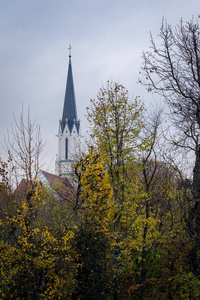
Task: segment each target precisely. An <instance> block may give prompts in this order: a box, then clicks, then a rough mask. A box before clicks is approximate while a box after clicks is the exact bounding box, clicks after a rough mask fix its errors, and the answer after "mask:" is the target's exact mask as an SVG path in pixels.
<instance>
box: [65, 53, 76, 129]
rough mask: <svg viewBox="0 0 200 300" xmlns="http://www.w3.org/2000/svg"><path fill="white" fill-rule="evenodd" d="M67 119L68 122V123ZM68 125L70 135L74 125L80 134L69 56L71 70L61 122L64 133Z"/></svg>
mask: <svg viewBox="0 0 200 300" xmlns="http://www.w3.org/2000/svg"><path fill="white" fill-rule="evenodd" d="M66 119H67V122H66ZM66 123H67V124H68V128H69V131H70V133H71V132H72V129H73V126H74V124H75V126H76V128H77V131H78V133H79V126H80V123H79V121H78V119H77V110H76V99H75V92H74V83H73V75H72V63H71V56H69V68H68V75H67V84H66V91H65V100H64V107H63V115H62V120H61V129H62V132H63V131H64V128H65V125H66Z"/></svg>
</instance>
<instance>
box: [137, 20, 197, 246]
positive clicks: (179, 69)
mask: <svg viewBox="0 0 200 300" xmlns="http://www.w3.org/2000/svg"><path fill="white" fill-rule="evenodd" d="M159 38H160V44H157V43H156V42H155V39H154V38H153V36H152V34H151V40H150V47H151V49H150V51H149V52H144V53H143V61H144V64H143V73H144V75H145V78H146V80H145V81H144V82H143V83H144V84H145V85H146V86H147V88H148V91H149V92H155V93H157V94H159V95H161V96H162V97H163V98H164V100H165V102H166V103H167V104H168V107H169V109H170V113H169V118H170V119H171V121H172V124H173V125H174V127H175V130H176V134H175V137H174V139H173V143H174V145H176V146H178V147H184V148H187V149H189V150H192V151H194V153H195V166H194V173H193V174H194V176H193V200H194V207H193V208H192V209H191V211H190V215H189V218H188V229H189V231H190V234H191V235H192V236H193V237H195V240H196V245H197V247H198V248H199V247H200V201H199V200H200V198H199V197H200V160H199V158H200V147H199V130H200V100H199V99H200V28H199V24H198V20H197V21H196V22H195V20H194V19H192V20H191V21H189V22H185V23H184V22H183V20H180V22H179V24H178V25H177V26H176V27H175V29H173V28H172V27H171V26H170V25H169V24H168V23H167V21H166V20H165V19H163V21H162V25H161V28H160V32H159Z"/></svg>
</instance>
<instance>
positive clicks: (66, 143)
mask: <svg viewBox="0 0 200 300" xmlns="http://www.w3.org/2000/svg"><path fill="white" fill-rule="evenodd" d="M65 159H68V139H66V141H65Z"/></svg>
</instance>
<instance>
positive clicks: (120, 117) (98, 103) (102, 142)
mask: <svg viewBox="0 0 200 300" xmlns="http://www.w3.org/2000/svg"><path fill="white" fill-rule="evenodd" d="M143 111H144V106H143V103H142V102H141V100H140V98H139V97H137V98H135V99H134V100H130V99H129V96H128V91H127V90H126V88H125V87H124V86H123V85H121V84H118V83H114V82H107V86H106V87H103V88H101V89H100V92H99V93H98V95H97V99H96V100H91V106H90V108H89V109H88V120H89V122H90V124H91V136H92V138H93V140H94V142H95V143H96V146H97V147H99V149H100V150H101V153H102V156H103V163H104V166H105V168H106V170H107V171H108V174H109V180H110V183H111V186H112V188H113V199H114V206H113V212H114V218H113V221H112V227H113V233H114V236H115V243H116V244H115V255H114V259H113V261H114V265H115V266H116V274H115V277H114V280H115V284H116V294H115V295H114V297H113V299H118V292H117V289H118V283H117V282H118V275H117V274H118V272H119V256H120V252H121V246H120V244H121V243H122V241H123V240H124V239H125V238H126V237H127V235H128V232H129V230H130V229H131V227H132V225H133V223H134V220H135V218H137V215H138V214H137V209H136V206H137V199H138V195H139V194H138V186H137V175H136V174H137V169H138V155H139V153H140V151H141V149H144V148H145V147H147V145H148V142H149V141H148V138H147V139H145V138H144V139H143V140H142V141H141V140H140V139H139V135H140V133H141V131H142V129H143V127H144V119H143ZM136 187H137V188H136ZM140 196H141V195H140Z"/></svg>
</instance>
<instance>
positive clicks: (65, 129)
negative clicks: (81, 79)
mask: <svg viewBox="0 0 200 300" xmlns="http://www.w3.org/2000/svg"><path fill="white" fill-rule="evenodd" d="M68 49H69V67H68V75H67V83H66V90H65V98H64V106H63V114H62V119H61V120H60V124H59V130H58V155H57V158H56V164H55V172H56V174H57V175H59V176H66V175H69V174H70V170H71V167H72V165H73V163H74V162H75V160H76V158H77V154H78V153H79V151H80V121H79V120H78V119H77V110H76V99H75V91H74V82H73V75H72V63H71V49H72V47H71V45H70V46H69V48H68Z"/></svg>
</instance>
